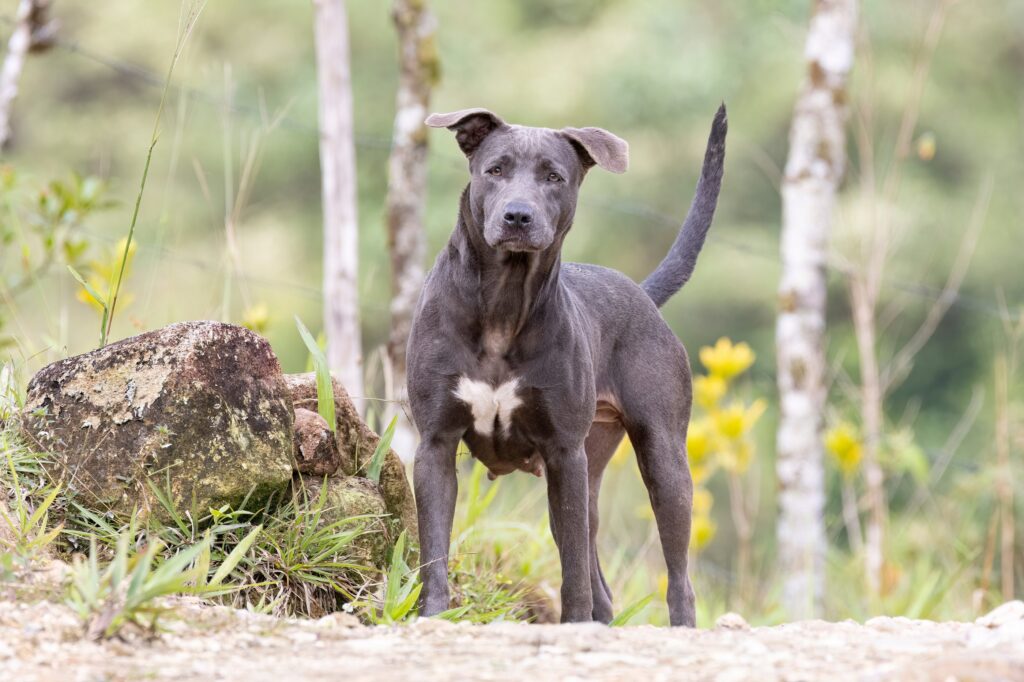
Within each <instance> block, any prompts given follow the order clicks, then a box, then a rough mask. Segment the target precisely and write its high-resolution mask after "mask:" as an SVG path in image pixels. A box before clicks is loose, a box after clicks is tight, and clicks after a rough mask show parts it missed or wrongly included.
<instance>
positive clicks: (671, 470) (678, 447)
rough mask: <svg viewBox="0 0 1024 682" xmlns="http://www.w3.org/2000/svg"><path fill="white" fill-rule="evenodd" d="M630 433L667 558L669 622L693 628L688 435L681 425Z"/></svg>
mask: <svg viewBox="0 0 1024 682" xmlns="http://www.w3.org/2000/svg"><path fill="white" fill-rule="evenodd" d="M683 423H684V424H685V421H684V422H683ZM628 431H629V437H630V440H632V442H633V446H634V447H635V449H636V459H637V464H638V465H639V466H640V475H641V476H642V477H643V480H644V485H645V486H647V493H648V495H649V496H650V498H651V507H652V508H653V509H654V519H655V521H656V522H657V524H658V535H659V536H660V538H661V547H662V551H663V552H664V554H665V564H666V566H667V568H668V595H667V601H668V613H669V622H670V623H671V624H672V625H685V626H688V627H694V626H695V625H696V613H695V603H694V594H693V586H692V585H691V584H690V578H689V576H688V575H687V558H686V555H687V551H688V550H689V545H690V514H691V512H692V505H693V479H692V478H691V477H690V470H689V468H688V467H687V465H686V435H685V433H680V429H679V422H678V421H677V422H674V423H667V424H658V425H655V424H649V423H646V424H638V425H632V424H631V425H630V426H629V429H628Z"/></svg>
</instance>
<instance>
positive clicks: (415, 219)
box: [386, 0, 440, 458]
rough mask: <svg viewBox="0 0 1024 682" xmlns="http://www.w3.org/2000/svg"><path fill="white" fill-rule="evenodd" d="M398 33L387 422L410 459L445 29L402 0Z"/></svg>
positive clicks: (414, 2)
mask: <svg viewBox="0 0 1024 682" xmlns="http://www.w3.org/2000/svg"><path fill="white" fill-rule="evenodd" d="M392 18H393V19H394V22H395V29H396V30H397V31H398V62H399V76H398V93H397V95H396V102H395V127H394V136H393V140H392V146H391V157H390V159H389V160H388V195H387V223H388V252H389V253H390V255H391V334H390V338H389V339H388V358H389V360H390V364H391V381H392V387H393V390H392V394H391V396H390V397H391V398H392V399H393V400H395V401H396V402H393V403H388V410H387V412H386V416H387V419H388V420H390V419H391V417H392V416H397V417H398V424H397V425H396V428H395V438H394V448H395V451H396V452H398V453H399V454H400V455H401V456H402V457H403V458H409V457H411V456H412V454H413V453H414V452H415V446H416V430H415V427H414V426H413V425H412V422H411V421H410V419H409V417H408V415H407V413H406V410H405V409H404V406H405V404H406V403H407V401H408V390H407V388H406V383H405V377H406V368H405V352H406V344H408V342H409V330H410V328H411V327H412V314H413V308H414V307H415V306H416V299H417V297H418V296H419V293H420V288H421V287H422V285H423V276H424V270H423V259H424V255H425V251H426V244H425V242H426V235H425V227H424V224H423V213H424V207H425V204H426V193H427V139H428V137H427V127H426V125H424V123H423V121H424V120H425V119H426V118H427V114H428V109H429V106H430V93H431V90H432V89H433V87H434V85H435V84H436V83H437V80H438V77H439V73H440V69H439V66H438V59H437V48H436V46H435V43H434V35H435V32H436V29H437V22H436V20H435V19H434V16H433V14H431V12H430V10H429V9H428V8H427V5H426V2H425V1H424V0H395V3H394V7H393V10H392Z"/></svg>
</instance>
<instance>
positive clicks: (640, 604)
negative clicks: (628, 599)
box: [609, 592, 654, 628]
mask: <svg viewBox="0 0 1024 682" xmlns="http://www.w3.org/2000/svg"><path fill="white" fill-rule="evenodd" d="M652 599H654V593H653V592H652V593H651V594H649V595H647V596H646V597H643V598H642V599H637V600H636V601H635V602H633V603H632V604H630V605H629V606H627V607H626V608H624V609H623V610H622V612H621V613H620V614H619V615H617V616H615V618H613V619H612V622H611V623H609V625H611V626H612V627H613V628H619V627H622V626H623V625H625V624H626V623H628V622H629V621H631V620H632V619H633V618H635V617H636V615H637V614H638V613H640V612H641V611H643V610H644V608H645V607H646V606H647V605H648V604H650V603H651V600H652Z"/></svg>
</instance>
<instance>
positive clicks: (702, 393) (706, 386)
mask: <svg viewBox="0 0 1024 682" xmlns="http://www.w3.org/2000/svg"><path fill="white" fill-rule="evenodd" d="M728 389H729V384H728V383H727V382H726V380H725V379H723V378H722V377H720V376H718V375H717V374H710V375H708V376H698V377H696V378H695V379H694V380H693V399H694V400H695V401H696V402H697V404H698V405H700V406H701V407H703V408H704V409H705V410H713V409H715V408H716V407H717V406H718V401H720V400H721V399H722V398H723V397H724V396H725V392H726V391H727V390H728Z"/></svg>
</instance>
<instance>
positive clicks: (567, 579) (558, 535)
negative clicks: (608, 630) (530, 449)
mask: <svg viewBox="0 0 1024 682" xmlns="http://www.w3.org/2000/svg"><path fill="white" fill-rule="evenodd" d="M544 464H545V467H546V469H547V479H548V509H549V510H550V513H551V525H552V530H553V531H554V535H555V543H556V544H557V545H558V556H559V559H561V562H562V622H563V623H576V622H580V621H587V620H591V619H592V618H593V610H594V597H593V594H592V593H591V590H590V548H589V545H588V542H589V537H590V533H589V529H588V524H589V521H588V519H587V510H588V503H587V496H588V492H587V456H586V453H585V452H584V451H583V445H582V443H581V444H580V445H579V446H578V447H575V448H557V447H555V448H551V449H550V450H549V451H548V452H547V453H545V459H544Z"/></svg>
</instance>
